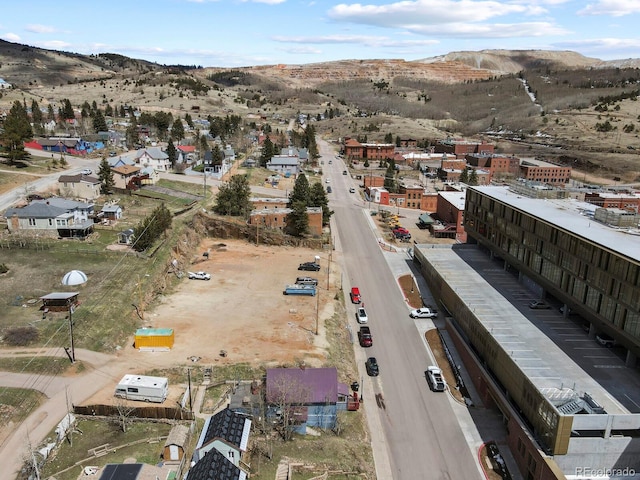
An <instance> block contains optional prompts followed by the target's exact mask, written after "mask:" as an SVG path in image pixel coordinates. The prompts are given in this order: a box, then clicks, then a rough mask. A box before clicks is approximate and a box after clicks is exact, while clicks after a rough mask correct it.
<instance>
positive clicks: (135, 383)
mask: <svg viewBox="0 0 640 480" xmlns="http://www.w3.org/2000/svg"><path fill="white" fill-rule="evenodd" d="M168 391H169V380H168V379H167V377H149V376H145V375H131V374H127V375H125V376H124V377H122V380H120V383H118V386H117V387H116V391H115V393H114V395H115V396H116V397H120V398H126V399H127V400H141V401H143V402H155V403H162V402H164V401H165V399H166V398H167V393H168Z"/></svg>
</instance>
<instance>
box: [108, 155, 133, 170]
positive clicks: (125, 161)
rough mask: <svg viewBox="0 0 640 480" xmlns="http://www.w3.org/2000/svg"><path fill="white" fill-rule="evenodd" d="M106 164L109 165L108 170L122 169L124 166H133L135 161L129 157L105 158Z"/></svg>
mask: <svg viewBox="0 0 640 480" xmlns="http://www.w3.org/2000/svg"><path fill="white" fill-rule="evenodd" d="M107 163H108V164H109V167H110V168H114V167H122V166H124V165H129V166H135V164H136V162H135V160H133V159H131V158H129V157H124V158H122V157H109V158H107Z"/></svg>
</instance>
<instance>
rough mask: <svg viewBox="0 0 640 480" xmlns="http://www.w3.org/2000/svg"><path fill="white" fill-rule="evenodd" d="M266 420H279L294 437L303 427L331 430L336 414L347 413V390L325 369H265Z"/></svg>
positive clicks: (334, 374) (336, 374) (329, 369)
mask: <svg viewBox="0 0 640 480" xmlns="http://www.w3.org/2000/svg"><path fill="white" fill-rule="evenodd" d="M265 387H266V403H267V417H268V418H273V419H280V420H283V421H284V422H285V423H288V424H289V425H290V426H291V427H292V428H293V429H294V431H295V432H296V433H300V434H305V433H306V427H307V426H309V427H319V428H333V427H335V424H336V418H337V415H338V412H339V411H341V410H347V401H348V400H349V386H348V385H347V384H345V383H340V382H339V381H338V370H337V369H336V368H335V367H328V368H269V369H267V378H266V385H265Z"/></svg>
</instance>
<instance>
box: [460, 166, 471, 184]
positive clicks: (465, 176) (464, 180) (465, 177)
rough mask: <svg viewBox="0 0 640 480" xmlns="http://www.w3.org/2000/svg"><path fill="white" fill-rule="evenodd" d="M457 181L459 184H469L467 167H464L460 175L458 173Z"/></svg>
mask: <svg viewBox="0 0 640 480" xmlns="http://www.w3.org/2000/svg"><path fill="white" fill-rule="evenodd" d="M458 181H459V182H460V183H469V167H465V168H464V170H463V171H462V173H460V178H459V179H458Z"/></svg>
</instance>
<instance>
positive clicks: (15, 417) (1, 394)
mask: <svg viewBox="0 0 640 480" xmlns="http://www.w3.org/2000/svg"><path fill="white" fill-rule="evenodd" d="M45 399H46V397H45V396H44V395H43V394H42V393H40V392H36V391H35V390H26V389H23V388H9V387H2V388H0V421H1V422H2V423H3V424H5V425H7V424H9V422H13V423H15V424H18V423H20V422H21V421H22V420H24V419H25V418H27V417H28V416H29V414H30V413H31V412H32V411H34V410H35V409H36V408H38V407H39V406H40V405H41V404H42V402H44V401H45Z"/></svg>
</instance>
